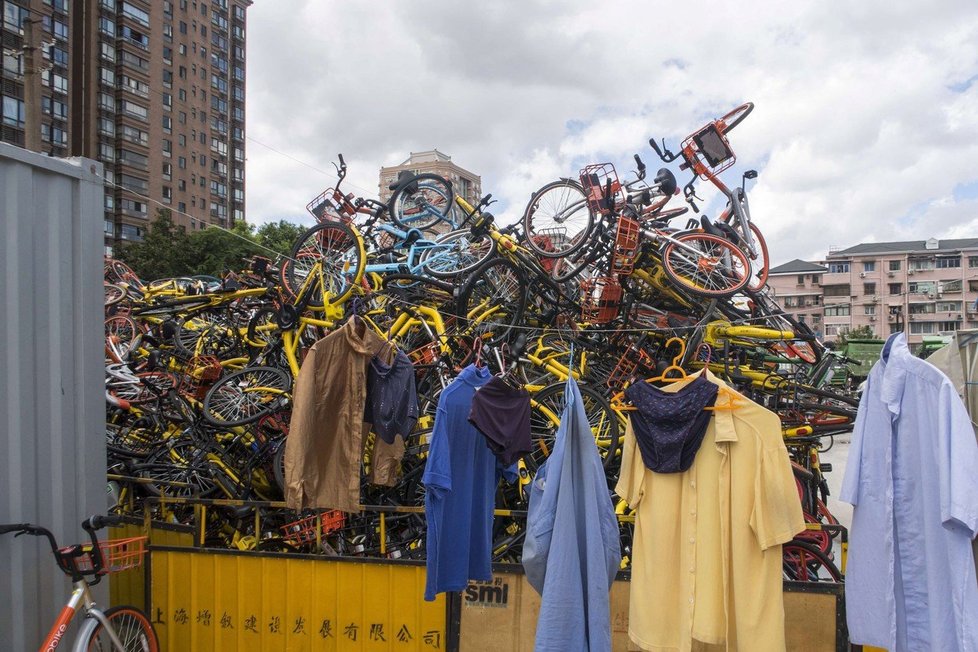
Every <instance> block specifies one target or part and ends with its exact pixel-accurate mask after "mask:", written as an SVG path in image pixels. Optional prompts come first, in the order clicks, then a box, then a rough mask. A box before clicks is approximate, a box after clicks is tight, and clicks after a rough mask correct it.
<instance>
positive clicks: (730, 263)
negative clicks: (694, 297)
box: [662, 233, 750, 297]
mask: <svg viewBox="0 0 978 652" xmlns="http://www.w3.org/2000/svg"><path fill="white" fill-rule="evenodd" d="M671 237H672V239H673V240H675V241H676V242H669V243H668V244H667V245H666V246H665V247H663V249H662V268H663V270H664V271H665V273H666V276H667V277H668V278H669V280H670V281H672V282H673V283H674V284H675V285H677V286H678V287H681V288H682V289H684V290H688V291H689V292H692V293H694V294H698V295H700V296H704V297H729V296H731V295H734V294H736V293H737V292H739V291H740V290H741V289H743V288H744V286H746V285H747V282H748V281H749V280H750V279H749V270H750V262H749V261H748V259H747V255H746V254H745V253H744V252H743V251H742V250H741V249H740V248H739V247H738V246H737V245H735V244H734V243H732V242H730V241H729V240H726V239H724V238H720V237H717V236H715V235H711V234H709V233H683V234H680V235H675V236H671ZM679 243H681V244H682V245H686V246H688V247H692V248H693V249H694V250H695V253H694V252H690V251H687V250H686V249H685V248H684V247H681V246H680V245H679ZM723 267H729V268H728V269H723Z"/></svg>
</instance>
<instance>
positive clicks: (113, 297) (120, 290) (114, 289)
mask: <svg viewBox="0 0 978 652" xmlns="http://www.w3.org/2000/svg"><path fill="white" fill-rule="evenodd" d="M103 286H104V290H105V305H106V306H114V305H115V304H117V303H119V302H120V301H122V300H123V299H125V298H126V295H127V294H128V291H127V290H126V288H125V287H124V286H122V285H116V284H115V283H108V282H106V283H103Z"/></svg>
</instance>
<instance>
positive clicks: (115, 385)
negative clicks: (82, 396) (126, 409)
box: [106, 371, 177, 405]
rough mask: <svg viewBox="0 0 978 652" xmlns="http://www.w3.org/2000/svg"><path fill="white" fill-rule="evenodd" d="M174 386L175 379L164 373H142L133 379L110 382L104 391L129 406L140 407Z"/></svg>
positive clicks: (175, 384)
mask: <svg viewBox="0 0 978 652" xmlns="http://www.w3.org/2000/svg"><path fill="white" fill-rule="evenodd" d="M176 386H177V379H176V378H174V377H173V376H172V375H171V374H168V373H166V372H165V371H143V372H140V373H138V374H136V377H135V378H134V379H128V380H118V381H117V380H114V379H113V380H110V381H109V383H108V384H107V385H106V389H107V390H108V391H109V393H110V394H112V395H113V396H115V397H116V398H120V399H122V400H124V401H128V402H129V404H130V405H141V404H143V403H149V402H150V401H154V400H156V399H157V398H158V397H160V396H161V395H163V394H166V393H167V392H168V391H170V390H171V389H173V388H175V387H176Z"/></svg>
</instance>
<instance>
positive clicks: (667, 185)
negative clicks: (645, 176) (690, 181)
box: [652, 168, 679, 195]
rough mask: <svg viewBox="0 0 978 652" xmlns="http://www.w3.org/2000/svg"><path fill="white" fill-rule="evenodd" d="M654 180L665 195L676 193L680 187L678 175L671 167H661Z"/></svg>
mask: <svg viewBox="0 0 978 652" xmlns="http://www.w3.org/2000/svg"><path fill="white" fill-rule="evenodd" d="M652 182H653V183H655V185H657V186H659V191H660V192H661V193H662V194H663V195H674V194H676V190H677V189H678V188H679V184H678V183H676V175H675V174H673V173H672V172H671V171H670V170H669V168H659V171H658V172H656V173H655V179H653V180H652Z"/></svg>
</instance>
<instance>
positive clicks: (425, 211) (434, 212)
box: [387, 172, 455, 231]
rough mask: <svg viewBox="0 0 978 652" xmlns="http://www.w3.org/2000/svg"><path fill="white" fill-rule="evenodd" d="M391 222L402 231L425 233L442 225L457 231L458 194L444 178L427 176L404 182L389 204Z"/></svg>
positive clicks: (417, 176)
mask: <svg viewBox="0 0 978 652" xmlns="http://www.w3.org/2000/svg"><path fill="white" fill-rule="evenodd" d="M387 206H388V209H389V211H390V216H391V221H392V222H394V224H396V225H397V226H399V227H401V228H402V229H419V230H421V231H425V230H428V229H431V228H432V227H434V226H435V225H437V224H440V223H442V222H445V223H448V224H451V225H452V228H454V227H455V220H454V219H452V215H453V214H454V212H455V192H454V191H453V190H452V184H451V183H450V182H449V181H448V180H447V179H445V178H444V177H442V176H439V175H437V174H433V173H431V172H426V173H424V174H418V175H415V176H413V177H410V178H409V179H405V180H404V182H403V183H401V184H400V186H398V188H397V190H395V191H394V194H393V195H391V198H390V201H389V202H388V203H387Z"/></svg>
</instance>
